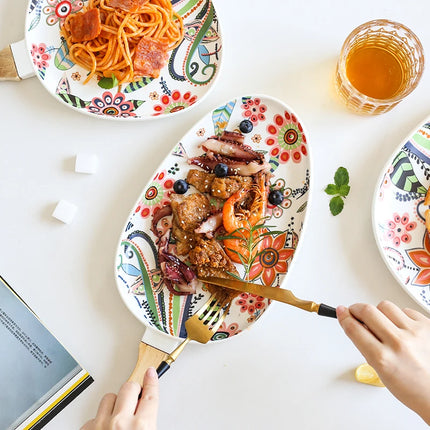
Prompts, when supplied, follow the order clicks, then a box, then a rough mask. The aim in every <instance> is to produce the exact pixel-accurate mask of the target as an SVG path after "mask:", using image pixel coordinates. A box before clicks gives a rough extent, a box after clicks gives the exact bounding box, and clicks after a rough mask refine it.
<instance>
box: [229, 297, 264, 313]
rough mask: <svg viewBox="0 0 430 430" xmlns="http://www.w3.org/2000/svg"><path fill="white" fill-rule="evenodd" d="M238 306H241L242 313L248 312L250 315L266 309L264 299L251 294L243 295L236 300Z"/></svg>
mask: <svg viewBox="0 0 430 430" xmlns="http://www.w3.org/2000/svg"><path fill="white" fill-rule="evenodd" d="M236 304H237V305H239V306H240V312H248V313H249V314H250V315H254V313H255V311H257V310H261V309H264V308H265V307H266V303H265V302H264V297H261V296H257V295H256V294H251V293H242V294H241V295H240V296H239V298H238V299H237V300H236Z"/></svg>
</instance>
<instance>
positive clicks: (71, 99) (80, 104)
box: [58, 93, 91, 108]
mask: <svg viewBox="0 0 430 430" xmlns="http://www.w3.org/2000/svg"><path fill="white" fill-rule="evenodd" d="M58 97H60V98H61V99H63V101H64V102H66V103H67V104H69V105H72V106H74V107H76V108H84V107H86V106H89V105H90V104H91V102H86V101H85V100H82V99H80V98H79V97H78V96H74V95H73V94H67V93H59V94H58Z"/></svg>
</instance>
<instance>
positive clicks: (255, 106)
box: [242, 98, 267, 125]
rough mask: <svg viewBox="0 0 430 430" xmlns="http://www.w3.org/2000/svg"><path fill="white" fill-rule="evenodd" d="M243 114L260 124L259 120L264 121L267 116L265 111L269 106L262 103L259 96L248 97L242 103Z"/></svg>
mask: <svg viewBox="0 0 430 430" xmlns="http://www.w3.org/2000/svg"><path fill="white" fill-rule="evenodd" d="M242 109H243V110H244V111H243V112H242V115H243V116H244V117H245V118H247V119H249V120H250V121H251V122H252V123H253V124H254V125H257V124H258V121H264V120H265V119H266V116H265V115H264V113H265V112H266V111H267V106H266V105H263V104H261V100H260V99H259V98H255V99H247V100H246V101H244V102H243V104H242Z"/></svg>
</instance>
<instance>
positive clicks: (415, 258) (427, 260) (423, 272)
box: [406, 232, 430, 286]
mask: <svg viewBox="0 0 430 430" xmlns="http://www.w3.org/2000/svg"><path fill="white" fill-rule="evenodd" d="M406 253H407V254H408V255H409V258H410V259H411V260H412V262H413V263H414V264H415V265H416V266H418V268H419V272H418V275H417V276H416V277H415V279H414V280H413V282H412V284H414V285H419V286H425V285H428V284H430V238H429V235H428V233H427V232H426V233H425V235H424V248H423V249H411V250H409V251H406Z"/></svg>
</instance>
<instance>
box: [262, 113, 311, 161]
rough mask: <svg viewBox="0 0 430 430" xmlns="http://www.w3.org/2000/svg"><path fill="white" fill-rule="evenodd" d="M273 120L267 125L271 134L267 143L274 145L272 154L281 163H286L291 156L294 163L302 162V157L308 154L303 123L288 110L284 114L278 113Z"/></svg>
mask: <svg viewBox="0 0 430 430" xmlns="http://www.w3.org/2000/svg"><path fill="white" fill-rule="evenodd" d="M273 122H274V124H269V125H268V126H267V131H268V133H269V135H270V136H269V137H268V138H267V139H266V143H267V145H269V146H271V147H272V149H271V150H270V155H271V156H272V157H275V158H277V159H279V161H280V162H281V163H286V162H287V161H288V160H289V159H290V158H291V159H292V160H293V161H294V163H300V161H301V160H302V157H303V156H306V155H307V154H308V150H307V148H306V136H305V134H304V132H303V127H302V125H301V124H300V123H299V122H298V121H297V118H296V117H295V116H294V115H293V114H290V113H289V112H287V111H285V112H284V115H279V114H276V115H275V116H274V117H273Z"/></svg>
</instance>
